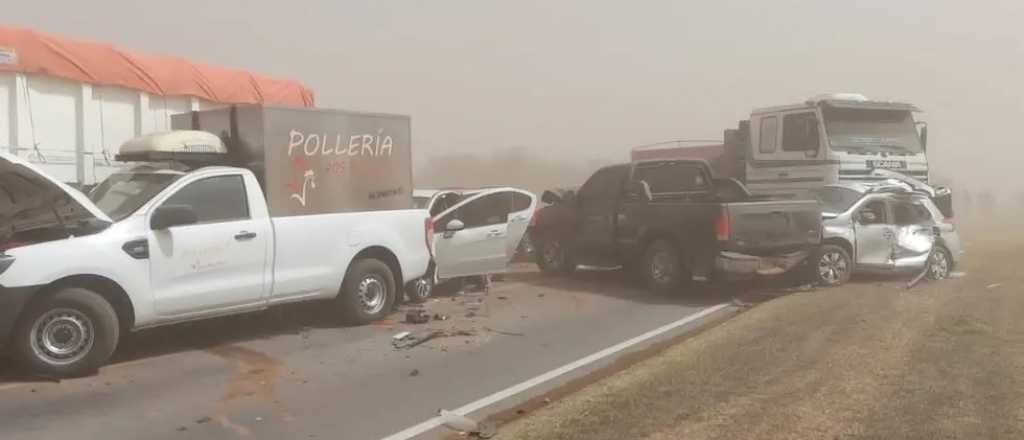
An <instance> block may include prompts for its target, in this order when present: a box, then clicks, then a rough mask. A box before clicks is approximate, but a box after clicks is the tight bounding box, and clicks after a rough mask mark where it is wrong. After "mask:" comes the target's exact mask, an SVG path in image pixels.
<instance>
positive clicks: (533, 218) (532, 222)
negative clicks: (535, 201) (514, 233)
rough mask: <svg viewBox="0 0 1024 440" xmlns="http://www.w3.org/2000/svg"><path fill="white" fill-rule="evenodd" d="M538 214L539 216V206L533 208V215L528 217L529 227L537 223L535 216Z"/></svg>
mask: <svg viewBox="0 0 1024 440" xmlns="http://www.w3.org/2000/svg"><path fill="white" fill-rule="evenodd" d="M538 216H540V208H536V209H534V210H533V215H532V216H531V217H530V226H531V227H532V226H536V225H537V217H538Z"/></svg>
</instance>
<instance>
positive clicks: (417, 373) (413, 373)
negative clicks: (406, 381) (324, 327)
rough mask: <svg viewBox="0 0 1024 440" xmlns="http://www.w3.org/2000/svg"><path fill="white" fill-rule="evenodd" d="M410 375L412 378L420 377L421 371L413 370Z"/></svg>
mask: <svg viewBox="0 0 1024 440" xmlns="http://www.w3.org/2000/svg"><path fill="white" fill-rule="evenodd" d="M409 375H410V376H412V377H416V376H419V375H420V370H418V369H415V368H413V370H412V371H410V372H409Z"/></svg>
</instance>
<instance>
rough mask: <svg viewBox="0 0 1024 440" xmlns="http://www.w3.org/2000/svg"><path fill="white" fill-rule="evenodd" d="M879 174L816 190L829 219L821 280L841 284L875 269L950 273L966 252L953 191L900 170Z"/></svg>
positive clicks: (820, 264) (817, 264)
mask: <svg viewBox="0 0 1024 440" xmlns="http://www.w3.org/2000/svg"><path fill="white" fill-rule="evenodd" d="M876 173H878V174H877V175H878V177H881V178H883V179H882V180H879V181H878V182H873V183H848V184H837V185H827V186H825V187H823V188H820V189H818V190H815V194H816V196H817V198H818V200H819V201H820V202H821V204H822V212H823V214H822V215H823V220H824V221H823V227H824V233H823V236H822V247H821V249H820V251H819V252H818V256H817V258H816V261H815V268H814V269H815V271H814V272H815V274H816V275H817V281H818V282H819V283H820V284H822V285H826V286H836V285H840V284H842V283H844V282H846V281H847V280H849V279H850V276H851V275H853V274H854V273H856V272H869V271H870V272H882V273H896V272H910V273H921V272H923V271H925V270H927V276H928V277H930V278H932V279H941V278H945V277H947V276H949V273H950V272H951V271H952V270H953V267H954V266H955V265H956V264H957V263H958V262H959V261H960V256H961V254H962V253H963V251H962V248H961V245H960V237H959V234H958V233H957V230H956V227H955V226H954V225H953V223H952V221H951V219H952V209H951V205H952V203H951V200H950V195H949V191H948V190H945V189H938V190H935V189H932V188H931V187H929V186H927V185H925V184H923V183H921V182H919V181H909V180H908V179H905V178H903V176H900V175H898V174H896V173H889V172H885V173H882V172H878V171H876Z"/></svg>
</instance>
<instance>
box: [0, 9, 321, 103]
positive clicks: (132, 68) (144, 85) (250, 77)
mask: <svg viewBox="0 0 1024 440" xmlns="http://www.w3.org/2000/svg"><path fill="white" fill-rule="evenodd" d="M3 71H6V72H22V73H32V74H40V75H49V76H55V77H59V78H65V79H69V80H73V81H80V82H85V83H90V84H97V85H109V86H121V87H127V88H130V89H136V90H142V91H145V92H148V93H152V94H154V95H160V96H194V97H197V98H202V99H205V100H207V101H213V102H218V103H225V104H260V103H263V104H277V105H288V106H299V107H312V106H313V91H312V90H310V89H307V88H306V87H305V86H303V85H302V84H301V83H299V82H297V81H292V80H281V79H272V78H267V77H265V76H261V75H257V74H254V73H251V72H247V71H244V70H238V69H230V68H226V67H219V66H211V65H206V64H200V63H195V62H192V61H188V60H186V59H183V58H178V57H170V56H160V55H149V54H144V53H141V52H136V51H133V50H125V49H120V48H116V47H114V46H111V45H109V44H103V43H94V42H90V41H83V40H73V39H70V38H65V37H61V36H57V35H53V34H47V33H43V32H36V31H33V30H29V29H23V28H16V27H8V26H0V72H3Z"/></svg>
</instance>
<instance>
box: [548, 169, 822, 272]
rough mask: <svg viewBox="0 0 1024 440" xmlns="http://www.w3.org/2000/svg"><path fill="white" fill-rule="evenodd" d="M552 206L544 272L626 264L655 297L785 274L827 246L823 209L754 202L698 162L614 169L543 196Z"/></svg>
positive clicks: (813, 205) (810, 205) (805, 204)
mask: <svg viewBox="0 0 1024 440" xmlns="http://www.w3.org/2000/svg"><path fill="white" fill-rule="evenodd" d="M545 201H546V202H548V203H551V205H550V206H547V207H545V208H544V209H542V210H541V211H540V213H539V215H538V218H537V224H536V225H535V230H534V232H533V234H534V235H533V237H534V240H535V246H536V247H537V252H536V254H537V262H538V265H539V266H540V267H541V269H542V270H545V271H547V272H556V271H562V272H565V271H571V270H573V269H575V267H576V266H577V265H580V264H583V265H596V266H618V265H622V266H627V267H630V268H634V269H636V270H637V273H638V274H639V275H641V276H643V277H644V279H645V280H646V281H647V283H648V284H649V285H650V287H651V288H653V289H656V290H671V289H676V288H677V287H679V286H680V285H681V284H683V283H684V282H686V281H689V280H690V279H694V278H696V279H709V278H715V277H728V278H732V277H742V276H753V275H758V274H760V275H773V274H779V273H784V272H787V271H789V270H790V269H792V268H793V267H795V266H796V265H798V264H799V263H800V262H802V261H803V260H804V259H805V258H806V257H807V256H808V255H809V253H810V252H812V251H813V250H815V249H816V248H817V247H818V245H819V244H820V240H821V211H820V208H819V206H818V203H817V202H816V201H800V200H797V201H793V200H785V201H776V200H765V199H763V198H753V197H750V196H749V193H747V192H746V190H745V188H743V186H742V184H740V183H738V182H736V181H734V180H714V179H713V178H712V176H711V173H710V168H709V167H708V165H707V163H705V162H704V161H700V160H662V161H647V162H635V163H631V164H621V165H613V166H610V167H606V168H602V169H601V170H598V171H597V172H596V173H595V174H594V175H593V176H591V178H590V179H589V180H588V181H587V183H586V184H584V185H583V186H582V187H581V188H580V190H579V192H578V193H563V194H561V195H556V194H554V193H546V194H545Z"/></svg>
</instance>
